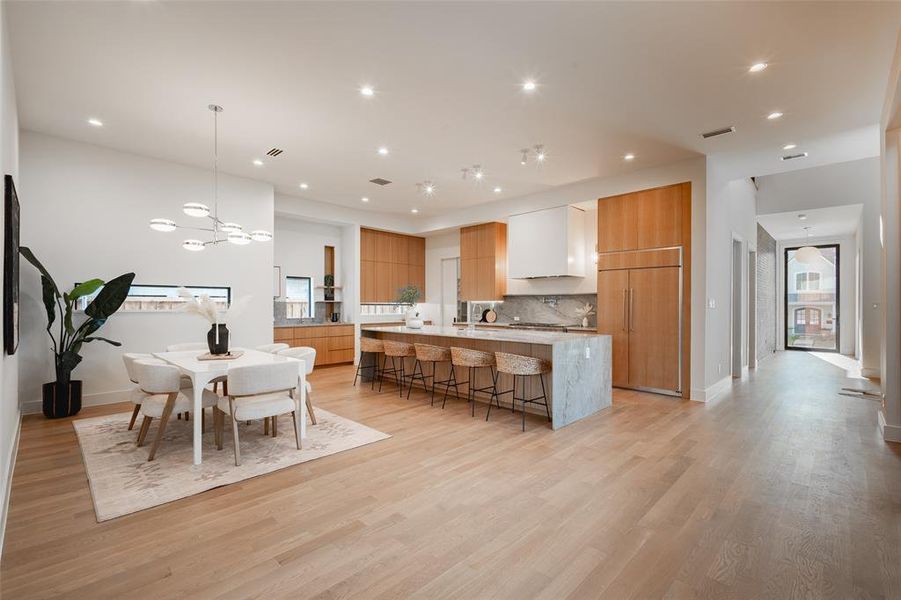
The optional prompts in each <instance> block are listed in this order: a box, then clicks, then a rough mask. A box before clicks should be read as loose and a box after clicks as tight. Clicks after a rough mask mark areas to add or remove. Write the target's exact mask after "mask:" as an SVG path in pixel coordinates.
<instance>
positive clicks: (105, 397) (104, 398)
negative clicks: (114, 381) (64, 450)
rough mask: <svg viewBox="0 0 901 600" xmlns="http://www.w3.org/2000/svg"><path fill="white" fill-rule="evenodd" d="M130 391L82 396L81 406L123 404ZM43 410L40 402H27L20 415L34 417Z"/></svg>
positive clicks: (23, 404) (23, 405) (24, 403)
mask: <svg viewBox="0 0 901 600" xmlns="http://www.w3.org/2000/svg"><path fill="white" fill-rule="evenodd" d="M130 394H131V390H115V391H112V392H101V393H99V394H84V395H82V397H81V405H82V406H102V405H104V404H115V403H117V402H125V401H126V400H128V397H129V395H130ZM42 410H43V402H42V401H41V400H29V401H28V402H23V403H22V414H25V415H36V414H39V413H40V412H41V411H42Z"/></svg>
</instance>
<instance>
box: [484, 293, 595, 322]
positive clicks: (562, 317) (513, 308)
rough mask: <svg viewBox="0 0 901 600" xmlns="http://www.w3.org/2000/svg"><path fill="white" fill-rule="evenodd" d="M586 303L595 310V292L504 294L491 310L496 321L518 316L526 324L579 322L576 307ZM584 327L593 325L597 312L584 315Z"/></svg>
mask: <svg viewBox="0 0 901 600" xmlns="http://www.w3.org/2000/svg"><path fill="white" fill-rule="evenodd" d="M586 304H591V306H592V307H594V309H597V304H598V297H597V294H572V295H565V296H563V295H561V296H552V295H546V296H504V301H503V302H498V303H496V304H494V310H495V311H496V312H497V320H498V322H499V323H512V322H513V321H514V320H515V318H516V317H519V320H520V321H522V322H526V323H549V324H555V325H576V324H579V325H581V323H582V317H581V316H580V315H579V314H578V312H577V309H580V308H582V307H583V306H585V305H586ZM588 326H589V327H596V326H597V315H591V316H589V317H588Z"/></svg>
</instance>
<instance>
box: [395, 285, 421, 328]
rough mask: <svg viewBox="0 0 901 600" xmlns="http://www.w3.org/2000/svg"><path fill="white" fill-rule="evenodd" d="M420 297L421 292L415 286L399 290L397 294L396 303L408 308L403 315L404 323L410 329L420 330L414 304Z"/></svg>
mask: <svg viewBox="0 0 901 600" xmlns="http://www.w3.org/2000/svg"><path fill="white" fill-rule="evenodd" d="M421 295H422V292H420V291H419V288H418V287H416V286H415V285H408V286H407V287H404V288H401V289H400V290H398V293H397V303H398V304H405V305H408V306H409V308H407V310H406V312H405V313H404V322H405V323H406V325H407V327H409V328H410V329H421V328H422V319H420V318H419V311H418V310H416V302H417V301H418V300H419V297H420V296H421Z"/></svg>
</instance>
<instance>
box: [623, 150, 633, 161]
mask: <svg viewBox="0 0 901 600" xmlns="http://www.w3.org/2000/svg"><path fill="white" fill-rule="evenodd" d="M623 160H635V155H634V154H632V153H631V152H630V153H629V154H626V155H625V156H623Z"/></svg>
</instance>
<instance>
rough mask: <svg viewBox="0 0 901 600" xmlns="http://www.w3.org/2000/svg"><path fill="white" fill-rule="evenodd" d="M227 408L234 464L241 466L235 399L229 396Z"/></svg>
mask: <svg viewBox="0 0 901 600" xmlns="http://www.w3.org/2000/svg"><path fill="white" fill-rule="evenodd" d="M228 409H229V412H230V413H231V418H232V435H233V436H234V438H235V439H234V442H235V466H236V467H240V466H241V444H240V443H239V442H238V420H237V419H236V418H235V400H234V398H232V397H231V396H229V397H228Z"/></svg>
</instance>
